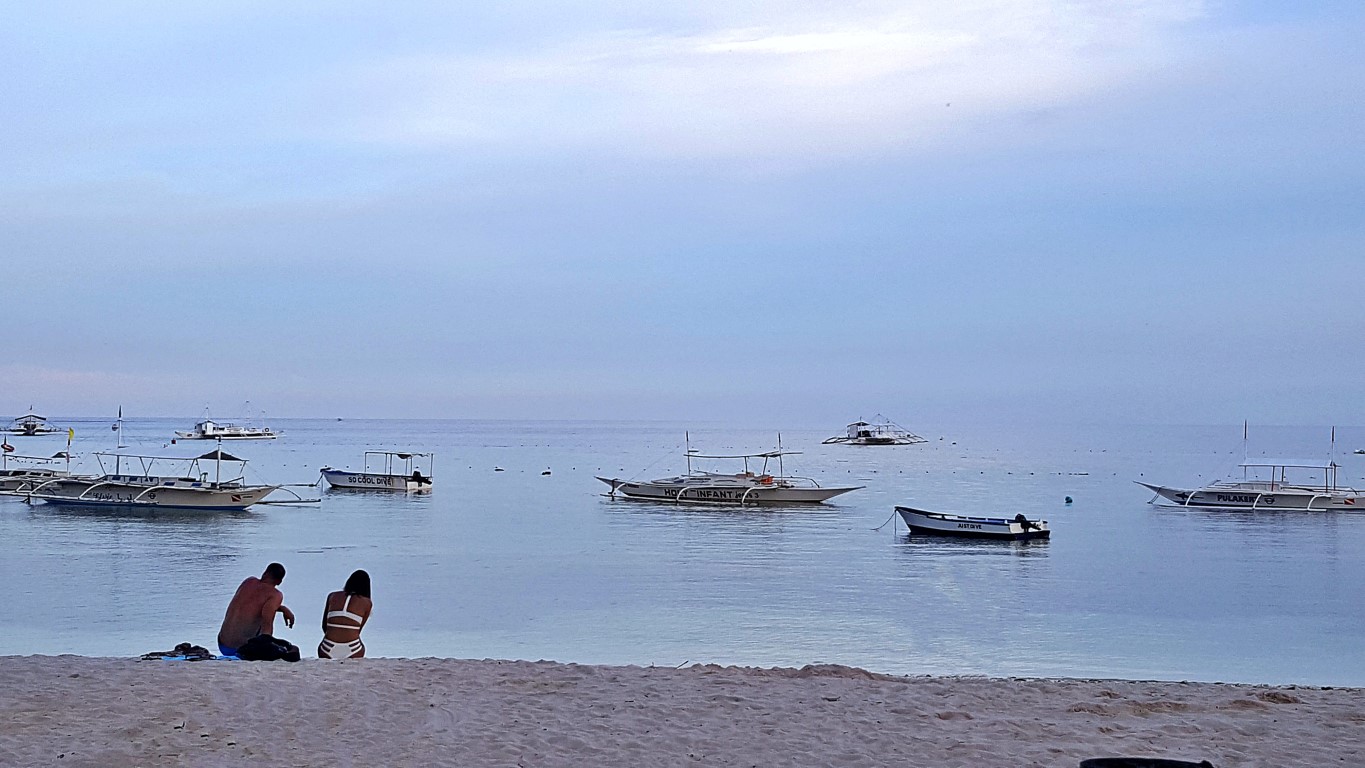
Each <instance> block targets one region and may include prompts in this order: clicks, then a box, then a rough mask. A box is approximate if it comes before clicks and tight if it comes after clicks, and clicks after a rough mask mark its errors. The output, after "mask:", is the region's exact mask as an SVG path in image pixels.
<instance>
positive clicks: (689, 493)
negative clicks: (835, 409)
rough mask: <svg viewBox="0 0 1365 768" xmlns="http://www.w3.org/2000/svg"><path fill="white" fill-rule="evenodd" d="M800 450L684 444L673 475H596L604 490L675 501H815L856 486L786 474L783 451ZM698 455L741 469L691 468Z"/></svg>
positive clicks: (704, 502) (629, 497) (752, 502)
mask: <svg viewBox="0 0 1365 768" xmlns="http://www.w3.org/2000/svg"><path fill="white" fill-rule="evenodd" d="M799 453H800V451H784V450H782V448H781V440H780V439H779V441H778V448H777V450H775V451H765V452H763V453H740V454H734V455H704V454H700V453H697V452H696V451H695V450H694V449H692V448H690V447H689V448H688V449H687V451H686V456H687V473H686V474H683V475H678V476H676V477H665V478H660V479H658V480H649V481H642V482H635V481H631V480H621V479H619V478H607V477H598V478H597V479H598V480H601V481H602V482H604V483H606V484H607V485H608V486H610V487H611V491H610V492H609V493H608V494H607V495H608V496H612V497H615V496H616V495H617V494H620V495H621V496H624V497H626V498H628V499H640V500H645V501H668V502H673V503H675V504H683V503H690V504H738V505H741V506H743V505H748V504H819V503H822V502H825V501H829V500H830V499H832V498H834V497H835V496H838V495H840V494H843V493H848V492H849V491H856V490H858V489H859V488H862V486H861V485H859V486H852V487H846V488H826V487H823V486H821V485H820V483H819V482H817V481H816V480H815V479H813V478H809V477H794V476H790V475H787V474H786V473H785V471H784V469H783V466H782V457H783V456H793V455H796V454H799ZM698 459H721V460H731V461H733V460H738V461H742V462H743V466H744V471H742V472H738V473H734V474H722V473H716V472H703V471H700V470H695V469H693V468H692V463H693V461H695V460H698ZM759 459H762V464H761V466H760V468H759V470H758V471H757V472H754V471H752V470H751V469H750V465H749V462H750V461H754V462H757V461H758V460H759ZM774 460H775V461H776V462H777V474H770V473H769V472H768V467H769V463H770V462H772V461H774Z"/></svg>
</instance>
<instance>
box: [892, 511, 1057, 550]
mask: <svg viewBox="0 0 1365 768" xmlns="http://www.w3.org/2000/svg"><path fill="white" fill-rule="evenodd" d="M896 512H897V513H898V514H900V516H901V519H902V520H904V521H905V524H906V525H907V526H909V528H910V532H911V533H925V534H932V535H935V536H969V537H972V538H980V539H1010V540H1013V541H1027V540H1029V539H1046V538H1049V537H1050V536H1051V535H1052V531H1050V530H1049V529H1048V527H1047V521H1046V520H1029V519H1028V518H1026V517H1024V516H1023V515H1022V514H1020V515H1015V516H1014V517H1013V518H1005V517H968V516H966V515H948V514H944V513H942V512H929V511H926V510H923V509H915V508H914V507H901V506H898V507H896Z"/></svg>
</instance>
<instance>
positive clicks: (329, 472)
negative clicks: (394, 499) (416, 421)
mask: <svg viewBox="0 0 1365 768" xmlns="http://www.w3.org/2000/svg"><path fill="white" fill-rule="evenodd" d="M435 456H436V454H434V453H417V452H414V451H401V452H400V451H365V458H364V464H363V465H362V466H363V467H364V469H362V470H361V471H359V472H352V471H350V470H347V469H332V468H331V467H323V468H322V470H321V471H322V477H323V479H325V480H326V481H327V484H328V485H330V486H331V487H333V488H352V489H365V490H375V491H429V490H431V481H432V477H431V470H432V462H433V460H434V458H435ZM423 459H425V460H426V467H427V473H426V474H425V475H423V474H422V468H421V464H422V460H423ZM395 460H396V461H401V462H403V471H401V472H397V471H395V470H394V463H395ZM372 461H373V462H374V463H375V465H376V466H375V468H374V470H373V471H371V469H370V464H371V462H372ZM381 463H382V465H383V470H384V471H382V472H380V471H379V469H380V466H379V464H381ZM414 464H416V465H417V467H416V468H415V469H414Z"/></svg>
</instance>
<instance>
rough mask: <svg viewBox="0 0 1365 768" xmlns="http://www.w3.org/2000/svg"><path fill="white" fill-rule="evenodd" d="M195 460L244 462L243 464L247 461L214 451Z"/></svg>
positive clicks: (220, 451)
mask: <svg viewBox="0 0 1365 768" xmlns="http://www.w3.org/2000/svg"><path fill="white" fill-rule="evenodd" d="M195 458H197V459H207V460H209V461H240V462H242V463H243V464H245V463H246V459H239V458H237V457H236V456H233V455H232V454H230V453H224V452H223V451H222V450H213V451H209V452H208V453H206V454H204V455H203V456H196V457H195Z"/></svg>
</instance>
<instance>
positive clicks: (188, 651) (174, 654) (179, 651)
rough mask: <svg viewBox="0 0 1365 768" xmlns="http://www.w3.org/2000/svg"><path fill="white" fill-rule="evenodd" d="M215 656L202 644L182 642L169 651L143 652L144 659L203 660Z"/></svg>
mask: <svg viewBox="0 0 1365 768" xmlns="http://www.w3.org/2000/svg"><path fill="white" fill-rule="evenodd" d="M211 658H213V652H212V651H210V650H209V649H207V648H205V647H203V646H202V645H191V644H190V643H181V644H179V645H177V646H176V647H175V648H172V649H171V650H169V651H152V652H151V653H144V654H142V660H143V661H156V660H158V659H174V660H176V661H180V660H184V661H203V660H205V659H211Z"/></svg>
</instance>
